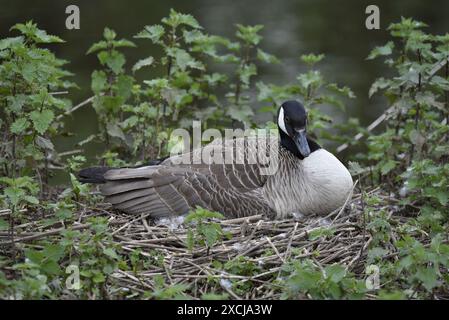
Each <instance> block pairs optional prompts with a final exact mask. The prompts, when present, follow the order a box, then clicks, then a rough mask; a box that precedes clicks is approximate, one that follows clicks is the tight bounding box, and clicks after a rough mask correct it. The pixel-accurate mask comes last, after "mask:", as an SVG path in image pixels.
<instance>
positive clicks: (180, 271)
mask: <svg viewBox="0 0 449 320" xmlns="http://www.w3.org/2000/svg"><path fill="white" fill-rule="evenodd" d="M374 192H375V193H379V190H377V189H376V190H373V191H371V192H370V193H374ZM378 196H381V197H382V195H381V194H379V195H378ZM384 197H386V196H384ZM379 209H382V208H379ZM363 212H364V202H363V199H361V194H354V195H352V197H350V198H348V199H347V201H346V203H345V205H344V206H343V207H342V208H341V209H339V210H336V211H334V212H332V213H331V214H329V215H328V216H326V217H316V216H315V217H313V216H312V217H296V218H291V219H287V220H276V221H272V220H266V219H264V218H263V217H262V216H260V215H254V216H249V217H244V218H238V219H229V220H220V221H217V223H219V224H220V225H221V227H222V229H223V230H225V231H226V232H228V233H229V234H231V235H232V237H230V239H224V240H223V241H220V242H219V243H218V244H216V245H214V246H212V247H211V248H207V247H205V246H196V247H194V248H193V249H189V248H188V246H187V233H188V230H189V229H188V227H186V226H184V225H182V224H181V225H177V224H178V223H179V221H176V220H175V221H173V220H166V221H159V222H155V221H152V220H150V219H149V217H148V215H141V216H138V217H137V216H129V215H125V214H122V213H119V212H115V211H111V210H110V209H109V208H108V207H104V208H98V207H96V208H95V209H91V208H87V207H85V208H84V210H82V211H81V212H80V213H78V214H79V216H78V219H77V220H78V221H77V222H75V223H74V224H73V225H72V229H74V230H81V229H86V228H88V227H89V223H88V222H87V219H88V218H89V217H91V216H98V215H101V216H107V217H108V219H109V228H110V232H111V235H112V239H113V242H115V244H116V245H117V246H118V247H120V248H121V249H122V250H123V253H128V254H131V252H136V250H137V251H138V252H139V255H141V256H142V259H154V257H155V252H156V253H157V255H158V257H160V258H163V259H161V261H162V262H161V263H159V264H157V263H154V264H149V265H147V266H146V267H145V268H142V269H140V270H137V271H123V270H117V271H116V272H114V273H113V274H112V276H111V278H110V280H112V281H113V282H114V286H113V287H114V288H119V290H123V291H126V292H129V293H130V296H131V297H132V296H133V294H132V293H134V296H141V295H140V294H143V293H145V292H153V291H154V290H156V289H157V285H156V283H155V276H162V277H163V278H164V279H165V283H166V284H167V285H168V286H170V285H175V284H186V285H188V286H189V295H191V296H193V297H194V298H200V297H201V296H202V295H203V294H204V293H210V292H226V293H227V295H228V296H229V297H230V298H232V299H279V298H280V297H281V292H280V290H277V289H276V283H275V282H276V281H274V280H275V279H279V277H280V275H281V272H282V268H283V267H284V265H285V264H286V262H288V261H291V260H301V259H312V260H313V262H314V263H315V264H316V265H318V266H319V267H320V268H323V267H324V266H326V265H329V264H333V263H339V264H341V265H344V266H346V268H347V269H348V270H349V271H351V272H354V273H356V274H359V275H361V274H363V272H364V267H365V259H366V252H367V248H368V245H369V243H370V241H371V239H372V238H371V234H370V233H369V232H367V231H366V228H365V221H364V215H363V214H362V213H363ZM6 214H7V213H6V211H5V212H4V213H3V215H6ZM17 228H18V229H21V230H24V231H23V232H20V233H18V234H17V235H16V238H15V240H14V241H15V242H16V243H30V242H33V241H34V240H38V239H43V238H51V237H55V236H56V237H57V236H58V235H59V234H60V233H61V231H63V230H65V228H55V227H54V226H53V227H52V226H45V227H41V226H39V225H36V224H35V223H28V224H27V225H22V226H17ZM319 229H321V230H322V229H332V235H329V236H319V237H311V235H312V234H313V233H314V232H316V231H317V230H319ZM36 230H39V232H36ZM7 239H8V235H7V234H6V233H5V232H3V233H1V232H0V242H2V243H1V244H3V245H4V244H6V242H5V241H6V240H7ZM242 256H243V257H245V259H247V261H251V262H253V263H254V264H256V265H258V266H261V268H259V269H260V272H258V273H257V274H254V273H253V274H251V275H250V276H245V275H241V274H231V273H229V272H226V271H224V269H223V268H221V269H220V268H217V267H216V265H215V264H214V263H216V262H217V261H218V262H221V263H226V262H228V261H231V260H233V259H238V258H239V257H242ZM211 279H212V280H215V281H211ZM231 282H233V283H234V284H235V283H236V282H238V283H239V284H244V283H246V282H251V284H252V285H251V289H250V290H248V291H247V292H245V293H240V294H239V293H236V292H234V291H233V289H232V287H233V286H231V285H230V284H231ZM211 283H212V284H211ZM214 286H215V287H214ZM278 286H279V285H278ZM112 296H114V295H112Z"/></svg>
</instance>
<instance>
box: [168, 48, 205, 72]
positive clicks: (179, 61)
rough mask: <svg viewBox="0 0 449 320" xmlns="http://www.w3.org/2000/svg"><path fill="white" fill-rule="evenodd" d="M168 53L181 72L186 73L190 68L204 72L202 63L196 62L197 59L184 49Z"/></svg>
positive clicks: (172, 50)
mask: <svg viewBox="0 0 449 320" xmlns="http://www.w3.org/2000/svg"><path fill="white" fill-rule="evenodd" d="M168 53H169V55H171V56H173V57H174V58H175V61H176V66H177V67H178V68H179V69H180V70H181V71H185V70H186V69H187V68H188V67H189V68H192V69H198V70H204V65H203V64H202V63H201V62H199V61H197V60H195V58H193V57H192V56H191V55H190V54H189V53H188V52H187V51H185V50H184V49H178V48H174V49H171V50H169V52H168Z"/></svg>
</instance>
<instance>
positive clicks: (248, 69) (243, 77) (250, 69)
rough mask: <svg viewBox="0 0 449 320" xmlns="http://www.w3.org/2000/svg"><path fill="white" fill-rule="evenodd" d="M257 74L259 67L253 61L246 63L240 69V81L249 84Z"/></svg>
mask: <svg viewBox="0 0 449 320" xmlns="http://www.w3.org/2000/svg"><path fill="white" fill-rule="evenodd" d="M255 75H257V68H256V65H255V64H253V63H251V64H249V65H244V66H243V68H242V69H240V70H239V76H240V81H242V83H243V84H245V85H247V86H249V84H250V79H251V77H252V76H255Z"/></svg>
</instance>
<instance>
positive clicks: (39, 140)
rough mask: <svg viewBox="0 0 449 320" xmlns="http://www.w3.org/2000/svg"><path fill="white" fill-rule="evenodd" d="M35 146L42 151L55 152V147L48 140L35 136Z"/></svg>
mask: <svg viewBox="0 0 449 320" xmlns="http://www.w3.org/2000/svg"><path fill="white" fill-rule="evenodd" d="M36 144H37V145H38V146H39V147H41V148H42V149H44V150H47V151H55V146H54V145H53V142H51V141H50V140H49V139H46V138H44V137H41V136H37V137H36Z"/></svg>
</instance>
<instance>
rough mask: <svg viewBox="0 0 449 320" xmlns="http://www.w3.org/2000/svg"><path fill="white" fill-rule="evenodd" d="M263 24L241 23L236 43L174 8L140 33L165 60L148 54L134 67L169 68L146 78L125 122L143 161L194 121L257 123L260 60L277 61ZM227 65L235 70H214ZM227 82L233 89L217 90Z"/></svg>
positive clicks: (221, 125)
mask: <svg viewBox="0 0 449 320" xmlns="http://www.w3.org/2000/svg"><path fill="white" fill-rule="evenodd" d="M261 29H262V27H261V26H242V25H237V32H236V38H237V41H236V42H233V41H230V40H229V39H226V38H224V37H220V36H216V35H209V34H207V33H205V32H204V30H203V28H202V27H201V26H200V24H199V23H198V21H197V20H196V19H195V18H194V17H192V16H191V15H188V14H182V13H178V12H176V11H174V10H171V11H170V14H169V16H168V17H166V18H164V19H162V25H151V26H146V27H145V28H144V30H142V31H141V32H139V33H138V34H137V35H136V36H135V38H139V39H149V40H150V41H151V42H152V43H153V44H154V45H156V46H158V47H159V48H161V49H162V52H163V55H162V57H161V58H160V59H155V58H153V57H146V58H144V59H142V60H140V61H139V62H137V63H136V65H135V66H134V68H133V70H134V71H137V70H139V69H141V68H142V67H148V66H152V67H155V66H156V67H158V68H160V69H161V68H162V69H163V70H164V72H163V75H162V76H161V77H156V78H152V79H149V80H145V81H144V85H143V86H141V88H140V87H139V88H137V89H136V92H138V93H139V94H136V103H135V105H137V107H136V106H129V107H127V111H129V112H130V113H133V115H132V116H131V117H130V118H129V119H128V120H127V121H126V124H125V126H126V128H127V129H129V131H130V132H131V133H132V135H133V137H134V141H135V147H134V151H135V152H137V151H138V149H139V148H140V151H138V153H139V154H142V156H141V158H142V160H145V156H144V155H145V154H146V155H148V156H147V157H151V156H152V157H160V156H162V155H164V154H166V152H167V147H168V146H170V144H169V141H168V139H169V137H170V133H171V130H172V129H173V128H178V127H182V128H185V129H188V128H191V127H192V122H193V120H201V121H202V122H203V125H204V127H206V128H207V127H210V126H214V127H216V128H225V127H230V126H236V125H242V124H243V125H246V126H248V125H253V124H254V122H253V121H252V118H251V116H252V115H253V111H252V109H251V108H250V106H249V101H250V96H249V89H250V88H251V85H252V78H254V76H256V75H257V67H256V61H259V62H268V63H274V62H277V59H276V58H275V57H274V56H272V55H270V54H268V53H266V52H264V51H263V50H261V49H260V48H259V47H258V46H259V43H260V41H261V39H262V37H261V36H260V35H259V34H258V32H259V31H260V30H261ZM221 64H224V67H223V68H224V69H232V70H233V71H232V72H231V74H225V73H220V72H214V71H213V70H214V69H217V67H218V66H219V65H221ZM226 67H227V68H226ZM226 87H227V88H228V92H227V93H225V95H224V97H221V96H219V95H218V94H217V92H221V91H226ZM148 123H154V125H152V126H149V125H148ZM133 128H134V129H133ZM136 129H137V130H136ZM146 149H148V150H146Z"/></svg>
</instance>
